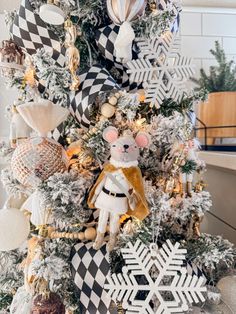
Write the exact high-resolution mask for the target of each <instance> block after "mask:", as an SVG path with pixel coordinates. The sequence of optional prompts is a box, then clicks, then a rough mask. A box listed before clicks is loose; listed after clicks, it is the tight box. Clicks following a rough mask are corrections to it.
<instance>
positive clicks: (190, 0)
mask: <svg viewBox="0 0 236 314" xmlns="http://www.w3.org/2000/svg"><path fill="white" fill-rule="evenodd" d="M182 3H183V5H185V6H205V7H206V6H212V7H229V8H236V0H182ZM19 4H20V0H0V12H3V11H4V10H7V11H10V10H13V9H17V8H18V7H19Z"/></svg>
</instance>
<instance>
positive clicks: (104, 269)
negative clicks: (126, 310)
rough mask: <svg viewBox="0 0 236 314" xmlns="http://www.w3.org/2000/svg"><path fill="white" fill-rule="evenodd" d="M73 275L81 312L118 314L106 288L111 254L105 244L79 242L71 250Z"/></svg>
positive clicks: (85, 313) (84, 313) (86, 313)
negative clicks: (95, 245) (95, 246)
mask: <svg viewBox="0 0 236 314" xmlns="http://www.w3.org/2000/svg"><path fill="white" fill-rule="evenodd" d="M71 263H72V276H73V279H74V283H75V284H76V286H77V288H78V294H79V298H78V299H79V302H80V311H81V314H88V313H89V314H101V313H102V314H117V310H116V306H115V305H114V303H112V301H111V299H110V298H109V297H108V295H107V293H106V291H105V290H104V285H105V282H106V278H107V275H108V273H109V269H110V267H109V254H108V253H107V251H106V246H105V245H104V246H103V247H102V248H101V249H100V250H94V249H93V243H92V242H88V243H77V244H76V245H75V246H74V247H73V248H72V252H71Z"/></svg>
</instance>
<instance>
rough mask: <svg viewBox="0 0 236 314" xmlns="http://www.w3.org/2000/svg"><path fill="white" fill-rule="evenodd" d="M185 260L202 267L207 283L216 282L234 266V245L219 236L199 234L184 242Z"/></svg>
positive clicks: (235, 256) (235, 259)
mask: <svg viewBox="0 0 236 314" xmlns="http://www.w3.org/2000/svg"><path fill="white" fill-rule="evenodd" d="M184 247H185V248H186V249H187V256H186V257H187V260H188V261H191V262H193V263H195V264H196V265H197V266H200V267H202V268H203V271H204V273H205V275H206V277H207V279H208V280H209V283H211V284H212V283H213V284H214V283H217V282H218V281H219V279H220V278H222V277H225V276H227V274H230V273H231V272H232V269H234V268H235V266H236V250H235V248H234V245H233V244H232V243H230V242H229V241H228V240H226V239H223V238H222V237H221V236H214V235H210V234H205V233H203V234H201V236H200V237H198V238H192V239H189V240H188V241H187V242H185V244H184Z"/></svg>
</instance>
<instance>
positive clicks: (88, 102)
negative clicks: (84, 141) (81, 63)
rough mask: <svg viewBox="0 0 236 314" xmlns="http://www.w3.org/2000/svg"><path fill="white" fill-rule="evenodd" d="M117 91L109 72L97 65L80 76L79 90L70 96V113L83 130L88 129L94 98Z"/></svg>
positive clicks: (117, 88) (117, 86)
mask: <svg viewBox="0 0 236 314" xmlns="http://www.w3.org/2000/svg"><path fill="white" fill-rule="evenodd" d="M119 89H120V87H119V85H118V84H117V83H116V81H115V80H114V79H113V78H112V77H111V75H110V74H109V72H108V71H107V70H106V69H105V68H102V67H101V66H99V65H94V66H92V67H91V68H89V70H88V71H86V72H85V73H83V74H81V75H80V86H79V90H78V91H76V92H75V93H73V94H71V99H70V111H71V113H72V115H73V116H74V117H75V118H76V119H77V121H78V122H79V123H80V125H81V127H83V128H85V129H88V128H89V127H90V125H91V119H90V110H91V106H92V105H94V103H95V100H96V97H97V96H98V95H99V94H100V93H102V92H109V91H112V90H119Z"/></svg>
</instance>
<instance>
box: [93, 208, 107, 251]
mask: <svg viewBox="0 0 236 314" xmlns="http://www.w3.org/2000/svg"><path fill="white" fill-rule="evenodd" d="M108 217H109V212H108V211H107V210H105V209H101V210H100V213H99V218H98V228H97V237H96V240H95V242H94V244H93V248H94V249H95V250H99V249H100V248H101V247H102V245H103V242H104V235H105V232H106V228H107V222H108Z"/></svg>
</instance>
